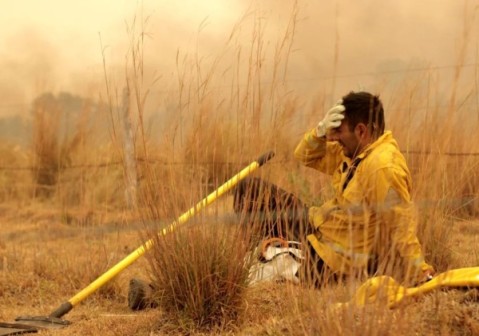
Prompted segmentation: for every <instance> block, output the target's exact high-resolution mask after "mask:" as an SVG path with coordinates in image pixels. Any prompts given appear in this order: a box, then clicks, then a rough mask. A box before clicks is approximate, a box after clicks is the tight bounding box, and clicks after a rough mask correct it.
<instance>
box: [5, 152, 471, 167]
mask: <svg viewBox="0 0 479 336" xmlns="http://www.w3.org/2000/svg"><path fill="white" fill-rule="evenodd" d="M403 154H404V155H406V156H408V155H437V156H448V157H479V152H468V153H464V152H434V151H415V150H409V151H405V152H403ZM136 161H137V163H140V164H141V163H148V164H161V165H164V166H207V165H221V166H244V165H246V164H248V162H246V161H241V162H240V161H193V162H192V161H164V160H155V159H148V160H145V159H137V160H136ZM294 162H296V160H294V159H290V160H285V159H282V160H273V161H271V162H270V163H268V164H269V165H279V164H287V163H294ZM123 164H124V162H123V161H121V160H118V161H110V162H101V163H84V164H72V165H67V166H63V167H61V169H64V170H70V169H71V170H74V169H96V168H102V167H113V166H121V165H123ZM39 167H40V166H38V165H30V166H9V165H0V170H4V171H7V170H13V171H15V170H18V171H21V170H27V171H28V170H36V169H39ZM55 168H56V167H55ZM42 169H45V167H42ZM52 169H53V168H52Z"/></svg>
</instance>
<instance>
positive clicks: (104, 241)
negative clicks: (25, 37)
mask: <svg viewBox="0 0 479 336" xmlns="http://www.w3.org/2000/svg"><path fill="white" fill-rule="evenodd" d="M296 15H297V13H296V12H295V11H293V15H292V22H290V24H289V25H288V27H287V29H286V30H285V32H284V36H283V37H281V38H280V39H279V40H280V43H279V44H278V46H277V48H276V53H275V54H274V55H273V56H272V58H271V59H269V58H268V54H266V51H265V50H263V49H262V48H263V44H262V43H261V38H262V32H261V28H260V27H258V26H255V27H254V28H253V31H252V36H253V40H254V43H252V46H251V50H248V51H247V52H245V51H243V50H241V46H240V45H235V41H236V39H235V34H237V33H238V31H236V30H235V31H233V33H232V34H231V36H230V38H229V39H228V40H227V41H226V42H225V44H226V46H225V50H224V53H228V52H232V53H233V54H234V55H236V57H235V59H234V60H233V61H232V62H230V63H229V64H228V65H227V70H225V71H220V70H219V69H220V68H221V65H222V62H223V59H222V58H221V57H220V56H218V58H217V59H215V60H214V61H213V62H212V63H211V64H203V63H202V61H201V58H200V57H198V56H199V55H192V56H190V55H185V56H184V61H180V59H181V57H179V60H178V77H179V80H178V83H179V85H178V86H179V87H178V92H176V93H172V94H171V95H172V96H171V97H169V101H175V100H176V101H178V104H177V105H175V106H176V107H174V108H171V106H170V109H169V111H170V112H171V113H169V115H168V116H167V118H168V119H166V118H165V119H166V120H168V125H170V126H171V127H168V128H165V129H162V130H161V131H159V132H157V133H156V132H153V131H152V132H148V127H149V125H147V120H148V119H147V116H146V114H147V111H146V107H147V105H148V104H147V103H148V100H147V96H148V94H147V93H148V89H149V88H145V87H144V84H143V83H144V80H143V77H142V76H143V64H142V61H143V60H142V55H141V50H142V48H143V46H142V45H141V43H142V42H141V41H142V40H141V41H139V40H136V39H137V38H138V36H135V35H134V34H135V29H132V30H131V31H132V34H133V35H132V54H131V55H130V61H131V62H132V64H128V65H127V68H128V70H127V71H126V73H127V76H128V78H127V81H128V84H129V85H130V87H131V89H132V92H134V94H133V95H132V99H133V100H134V101H133V102H132V106H134V108H133V109H132V118H133V121H134V122H135V123H136V125H138V130H139V132H138V137H137V138H136V143H135V145H136V146H135V149H136V152H135V155H136V159H137V169H138V187H139V189H138V190H139V193H138V204H139V207H138V209H134V210H132V211H130V210H126V199H125V194H124V190H125V174H124V171H123V165H122V159H123V153H122V147H121V145H120V144H121V141H120V140H121V136H122V135H121V133H120V132H118V130H116V127H117V125H118V124H120V122H119V120H118V119H116V118H117V116H118V115H119V114H118V113H117V109H120V108H121V107H117V106H116V104H115V103H114V101H115V99H114V98H113V97H108V101H109V102H110V106H109V110H108V112H107V111H106V110H105V111H103V109H100V110H99V112H98V114H102V118H103V119H105V120H108V119H110V120H111V123H112V125H110V126H111V127H112V129H104V128H103V129H102V128H97V129H93V128H90V127H87V126H86V125H88V123H84V122H82V121H81V120H78V122H77V123H76V125H77V126H76V128H75V130H74V132H73V136H72V137H71V138H61V137H59V136H58V134H59V133H58V132H59V129H58V127H59V126H58V124H57V122H58V119H56V118H60V117H59V116H61V115H62V114H63V113H64V112H65V111H62V110H61V107H59V106H53V107H52V106H50V105H45V104H44V105H41V104H40V105H36V109H35V111H36V112H35V124H34V125H35V127H34V130H35V132H34V137H33V138H34V142H33V144H32V148H31V149H19V148H18V147H14V146H9V145H5V144H4V145H2V146H1V148H0V154H1V155H0V165H1V166H2V167H15V166H17V167H25V166H26V165H30V164H33V167H34V168H33V169H31V170H28V169H25V170H16V169H3V170H0V200H1V202H2V203H1V205H0V221H1V223H2V225H1V226H0V233H1V235H0V270H1V273H0V319H1V320H3V321H11V320H13V319H14V318H15V317H16V316H18V315H26V314H28V315H45V314H47V313H49V312H50V311H52V310H53V309H54V308H56V307H57V306H58V305H59V304H60V303H62V302H64V301H65V300H67V299H68V298H69V297H70V296H72V295H73V294H75V292H77V291H79V290H81V289H82V288H83V287H84V286H86V285H88V284H89V283H90V282H91V281H92V280H93V279H94V278H95V277H97V276H98V275H100V274H101V273H102V272H104V271H106V270H107V269H108V268H109V267H111V266H112V265H114V264H115V263H116V262H117V261H119V260H121V259H122V258H123V257H124V256H126V255H127V254H128V253H129V252H131V251H132V250H134V249H135V248H136V247H138V246H139V244H141V242H142V241H144V240H145V238H146V236H151V234H152V230H156V229H157V228H158V225H159V223H160V224H164V223H170V222H171V221H172V220H174V219H175V218H176V217H177V216H178V215H180V214H181V213H182V212H183V211H185V210H186V209H187V208H189V207H190V206H191V205H193V204H196V202H197V201H199V200H200V199H201V198H202V197H204V196H205V195H207V194H208V193H209V192H211V191H212V190H213V189H214V188H215V187H216V186H218V185H219V184H221V183H222V182H224V181H225V180H226V179H227V178H228V177H229V176H231V175H232V173H235V172H237V171H238V170H239V169H240V168H242V167H244V166H245V164H247V163H249V161H250V160H251V159H253V158H256V157H257V156H258V155H259V154H261V153H263V152H265V151H266V150H269V149H274V150H276V153H277V156H276V158H275V160H274V161H272V162H271V163H269V164H268V165H266V166H265V167H262V168H261V170H260V172H259V173H257V174H259V175H261V176H262V177H263V178H266V179H269V180H271V181H272V182H274V183H277V184H278V185H279V186H280V187H282V188H284V189H287V190H290V191H292V192H295V193H296V194H298V195H299V196H300V197H301V198H302V199H304V200H305V201H306V202H308V203H321V202H322V200H323V199H326V198H328V197H329V196H330V194H331V189H330V184H329V179H328V178H327V177H324V176H320V177H318V174H317V173H316V172H312V171H311V170H308V169H306V168H304V167H300V166H299V165H298V164H297V163H296V162H294V161H293V160H292V159H291V157H292V152H293V149H294V147H295V145H296V143H297V142H298V141H299V139H300V137H301V135H302V133H303V132H304V131H306V130H307V129H308V128H310V127H313V126H314V125H315V124H316V123H317V121H318V118H319V117H320V115H321V113H322V112H321V111H323V110H324V109H325V108H327V107H328V105H329V104H328V102H329V101H330V100H331V97H329V96H327V95H324V94H318V97H316V99H315V104H313V106H311V108H310V109H311V112H305V105H306V104H305V101H308V100H309V98H308V97H302V96H301V95H300V93H297V94H296V93H292V92H291V91H290V90H289V89H288V87H287V85H286V83H285V82H284V81H282V80H281V79H280V78H281V77H282V76H281V75H280V74H283V73H284V74H286V73H287V71H286V70H287V66H288V64H287V63H288V57H289V53H290V47H288V46H291V43H292V39H293V36H294V31H295V27H296V24H297V22H296ZM246 19H247V18H245V20H246ZM237 29H238V28H237ZM255 29H256V30H255ZM238 30H239V29H238ZM139 36H141V37H143V35H142V34H139ZM190 57H191V59H190ZM192 60H193V61H192ZM265 60H266V62H264V61H265ZM268 60H270V64H274V66H272V67H271V66H270V67H269V68H268V66H262V64H264V63H268V62H267V61H268ZM191 64H193V66H191ZM458 65H460V64H458ZM205 69H207V70H205ZM228 69H230V70H231V69H235V70H234V71H232V72H231V71H230V72H228ZM229 73H234V75H232V76H227V74H229ZM457 76H459V74H458V75H457ZM264 78H269V79H272V80H273V83H271V84H270V85H267V88H265V87H264V86H265V85H264V84H262V79H264ZM228 79H229V80H231V82H230V85H227V86H228V90H215V89H214V85H215V84H218V87H221V86H224V83H225V81H226V80H228ZM243 83H245V84H244V85H243ZM404 84H405V85H403V89H402V90H401V91H397V92H393V93H389V94H391V95H392V96H393V97H394V99H392V100H391V101H390V102H389V103H388V104H387V105H386V113H388V111H391V112H390V113H389V114H388V120H387V122H388V126H390V127H388V128H392V129H393V132H394V134H395V136H396V138H397V139H398V140H399V143H400V145H401V148H402V150H403V152H404V153H405V155H406V158H407V160H408V163H409V165H410V168H411V171H412V176H413V179H414V195H413V196H414V199H415V201H416V203H417V205H418V211H419V219H420V220H419V236H420V239H421V241H422V243H423V246H424V248H425V252H426V257H427V259H428V260H429V261H430V262H431V263H432V264H433V265H434V266H435V267H436V268H437V269H438V270H439V271H443V270H447V269H451V268H459V267H469V266H477V265H478V263H479V248H478V246H479V245H478V241H477V240H478V238H477V233H478V230H479V229H478V227H479V226H478V225H479V222H478V221H477V214H478V212H479V202H478V193H479V175H478V173H477V167H478V166H479V157H478V156H464V155H451V154H450V153H458V152H459V153H464V152H478V151H479V145H478V144H479V141H477V140H478V135H477V134H478V133H477V130H478V129H479V128H478V127H477V126H479V125H478V121H477V120H476V119H472V118H470V116H471V115H474V116H477V115H478V111H477V106H476V107H475V106H474V104H469V105H467V104H465V105H463V106H462V107H461V108H458V109H457V110H455V109H454V108H447V109H446V110H445V109H444V108H443V106H455V105H457V104H456V103H457V101H459V100H460V99H461V94H463V92H462V91H461V89H462V88H461V87H458V85H459V84H458V82H454V83H451V91H453V94H452V95H451V97H448V98H445V99H444V98H443V97H442V96H441V94H440V93H437V94H436V93H434V92H431V90H430V86H429V84H428V83H425V82H423V81H422V80H421V79H417V80H412V79H407V78H406V80H405V83H404ZM107 85H108V86H109V88H110V90H111V89H112V83H109V82H108V79H107ZM473 87H474V86H473ZM385 94H386V93H385ZM478 94H479V93H478V92H477V87H475V88H474V90H473V95H475V96H477V95H478ZM109 95H113V92H111V91H110V92H109ZM464 96H465V97H466V98H464V99H465V100H467V97H469V96H470V95H468V94H465V95H464ZM440 98H441V99H440ZM444 100H445V101H444ZM331 101H332V100H331ZM423 102H427V109H426V111H425V110H424V109H422V107H424V106H423V105H420V104H422V103H423ZM154 104H156V105H161V102H154ZM414 106H421V109H420V108H415V107H414ZM85 109H88V108H87V107H85ZM165 111H168V109H167V108H166V107H165ZM398 111H399V112H398ZM464 116H469V118H470V123H468V125H467V127H463V126H464V125H461V124H460V123H459V121H461V120H464ZM413 117H415V118H413ZM467 120H469V119H467ZM102 132H103V133H102ZM100 133H101V134H100ZM104 133H108V135H106V136H105V134H104ZM158 134H160V135H158ZM97 136H98V137H97ZM88 139H103V140H102V141H96V140H95V141H89V140H88ZM105 139H109V140H108V141H106V140H105ZM39 190H41V191H42V192H39ZM231 212H232V207H231V199H230V198H227V197H225V198H224V199H223V200H219V201H217V202H216V203H215V204H214V205H212V206H211V208H210V209H209V211H208V216H209V217H208V216H207V217H205V218H206V219H205V218H202V219H201V220H199V219H198V222H196V223H194V224H193V223H189V224H186V225H185V227H183V228H182V229H181V230H180V229H179V230H178V231H176V232H175V233H174V234H171V235H168V236H165V237H159V238H158V239H156V246H155V249H154V250H153V251H152V252H153V253H151V255H149V259H148V260H147V259H146V258H144V259H143V260H140V261H138V262H137V263H136V264H135V265H133V266H132V267H130V268H129V269H127V270H125V271H124V272H123V273H122V274H120V275H119V276H118V277H117V278H115V279H114V280H113V281H111V282H110V283H108V284H107V285H106V286H104V288H102V289H101V290H100V291H99V292H98V293H96V294H94V295H93V296H92V297H90V298H88V299H87V300H86V301H85V302H82V303H81V304H80V305H79V306H78V307H75V309H74V310H73V311H72V312H71V313H70V314H69V315H68V317H67V318H68V319H69V320H71V321H73V322H74V324H73V325H72V326H70V327H68V328H66V329H64V330H60V331H55V332H48V331H46V332H42V334H44V335H48V334H52V335H53V334H55V335H62V334H64V335H99V334H101V335H105V336H107V335H132V334H135V335H164V334H168V335H175V334H177V335H182V334H190V335H203V334H218V335H318V334H319V335H322V334H328V335H349V334H354V335H409V334H416V335H431V334H433V335H478V334H479V309H478V305H477V304H478V295H477V290H475V289H460V290H459V289H455V290H437V291H435V292H433V293H431V294H428V295H424V296H423V297H420V298H418V299H417V300H415V301H413V302H409V304H407V305H402V306H400V307H398V308H395V309H392V310H390V309H385V308H384V306H381V305H371V306H367V307H365V308H364V309H359V308H352V309H349V310H345V311H335V310H332V309H331V307H332V303H334V302H338V301H346V300H348V299H349V298H350V297H351V295H352V294H353V292H354V289H355V288H356V287H357V285H358V284H354V283H352V284H348V285H344V284H338V285H331V286H330V287H328V288H324V289H322V290H320V291H319V290H310V289H306V288H301V287H299V286H294V285H291V284H286V283H267V284H262V285H260V286H257V287H253V288H246V285H245V269H247V267H245V265H244V257H245V255H246V254H247V252H248V251H249V250H250V249H251V244H250V243H251V241H250V237H248V236H244V235H243V234H244V232H243V231H241V230H238V228H237V226H236V225H230V224H231V223H228V225H223V224H224V222H223V219H222V217H221V216H227V215H228V214H231ZM207 218H210V219H207ZM211 218H213V219H212V220H211ZM228 220H231V219H228ZM152 223H153V224H154V225H153V226H152ZM147 261H148V262H147ZM132 276H140V277H145V278H149V277H151V278H152V280H153V281H154V282H156V284H157V285H158V286H159V287H160V288H161V291H160V293H162V296H161V297H160V301H161V302H162V303H163V304H162V305H161V306H160V308H159V309H152V310H148V311H143V312H139V313H132V312H130V311H129V310H128V308H127V304H126V291H127V284H128V280H129V278H130V277H132ZM212 276H214V277H212Z"/></svg>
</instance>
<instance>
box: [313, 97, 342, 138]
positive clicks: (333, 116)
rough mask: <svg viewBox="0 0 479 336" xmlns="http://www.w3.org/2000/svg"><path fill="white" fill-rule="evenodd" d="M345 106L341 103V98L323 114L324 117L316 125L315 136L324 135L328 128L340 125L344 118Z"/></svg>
mask: <svg viewBox="0 0 479 336" xmlns="http://www.w3.org/2000/svg"><path fill="white" fill-rule="evenodd" d="M345 110H346V108H345V107H344V105H343V100H342V99H340V100H339V101H338V102H337V103H336V105H334V106H333V107H332V108H331V109H330V110H329V111H328V112H327V113H326V115H325V116H324V119H323V120H321V121H320V122H319V123H318V126H316V136H317V137H319V138H321V137H324V136H326V134H327V133H328V131H329V130H331V129H333V128H337V127H339V126H340V125H341V121H342V120H343V119H344V111H345Z"/></svg>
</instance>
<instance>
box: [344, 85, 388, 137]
mask: <svg viewBox="0 0 479 336" xmlns="http://www.w3.org/2000/svg"><path fill="white" fill-rule="evenodd" d="M343 105H344V107H345V108H346V111H345V112H344V116H345V120H346V121H347V122H348V124H349V129H350V130H351V131H353V130H354V128H355V127H356V125H357V124H359V123H363V124H365V125H367V126H368V128H369V129H370V131H371V133H372V134H375V135H377V136H380V135H382V134H383V133H384V127H385V123H384V108H383V104H382V103H381V100H380V99H379V96H375V95H372V94H370V93H368V92H350V93H348V94H347V95H346V96H344V97H343Z"/></svg>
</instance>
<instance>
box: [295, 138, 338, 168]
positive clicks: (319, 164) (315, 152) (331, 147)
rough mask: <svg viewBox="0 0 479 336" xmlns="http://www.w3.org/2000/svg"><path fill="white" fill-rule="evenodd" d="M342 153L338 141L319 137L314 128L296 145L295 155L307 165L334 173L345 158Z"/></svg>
mask: <svg viewBox="0 0 479 336" xmlns="http://www.w3.org/2000/svg"><path fill="white" fill-rule="evenodd" d="M341 153H342V150H341V147H340V146H339V145H338V144H337V143H332V142H328V141H326V138H324V137H322V138H319V137H317V136H316V134H315V130H314V129H312V130H311V131H309V132H307V133H306V134H305V135H304V136H303V138H302V139H301V141H300V142H299V144H298V145H297V146H296V149H295V151H294V157H295V158H296V159H297V160H298V161H300V162H301V163H302V164H303V165H305V166H306V167H310V168H314V169H316V170H319V171H321V172H323V173H325V174H328V175H332V174H333V172H334V170H335V169H336V168H337V167H338V165H339V164H340V163H341V161H342V159H343V158H342V154H341Z"/></svg>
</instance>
